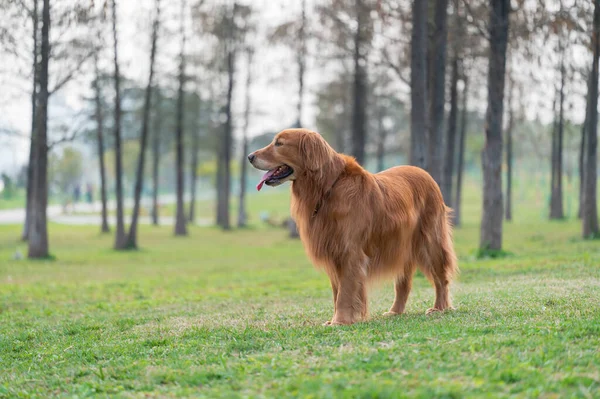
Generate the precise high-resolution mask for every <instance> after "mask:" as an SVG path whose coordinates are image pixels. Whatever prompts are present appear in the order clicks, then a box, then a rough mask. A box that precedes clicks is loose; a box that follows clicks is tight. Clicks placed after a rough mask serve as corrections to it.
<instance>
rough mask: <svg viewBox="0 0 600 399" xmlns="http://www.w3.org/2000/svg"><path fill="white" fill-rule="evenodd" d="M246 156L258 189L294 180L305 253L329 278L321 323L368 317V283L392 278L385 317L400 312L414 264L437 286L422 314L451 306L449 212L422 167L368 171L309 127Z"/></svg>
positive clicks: (453, 266) (284, 133)
mask: <svg viewBox="0 0 600 399" xmlns="http://www.w3.org/2000/svg"><path fill="white" fill-rule="evenodd" d="M248 160H249V161H250V163H251V164H252V166H253V167H255V168H256V169H259V170H263V171H266V173H265V174H264V176H263V177H262V178H261V180H260V182H259V183H258V185H257V187H256V188H257V190H259V191H260V189H261V188H262V187H263V185H264V184H266V185H267V186H279V185H281V184H283V183H285V182H287V181H290V182H291V192H292V195H291V214H292V217H293V219H294V220H295V222H296V224H297V228H298V232H299V233H300V238H301V240H302V243H303V245H304V248H305V251H306V253H307V255H308V256H309V258H310V259H311V260H312V262H313V264H314V265H315V266H316V267H319V268H322V269H323V270H324V271H325V272H326V274H327V275H328V276H329V280H330V282H331V289H332V291H333V307H334V312H333V317H332V318H331V320H328V321H327V322H326V323H325V325H347V324H353V323H355V322H357V321H362V320H365V319H366V318H367V317H368V315H367V313H368V312H367V286H368V284H369V283H370V282H372V281H374V280H376V279H382V278H393V279H395V291H396V296H395V300H394V303H393V304H392V306H391V308H390V310H389V311H388V312H386V313H385V315H386V316H395V315H400V314H402V313H403V312H404V309H405V306H406V301H407V299H408V295H409V293H410V290H411V286H412V278H413V275H414V273H415V270H416V268H419V269H420V270H421V271H422V272H423V274H425V276H426V277H427V278H428V279H429V281H430V282H431V283H432V285H433V286H434V287H435V303H434V305H433V307H432V308H430V309H428V310H427V312H426V313H427V314H430V313H432V312H437V311H444V310H447V309H452V303H451V298H450V292H449V285H450V284H451V282H452V281H453V279H454V277H455V275H456V274H457V273H458V267H457V260H456V255H455V253H454V247H453V243H452V226H451V223H450V214H451V211H452V210H451V209H450V208H448V207H447V206H446V205H445V204H444V200H443V197H442V193H441V191H440V189H439V187H438V185H437V183H436V182H435V180H433V178H432V177H431V176H430V175H429V174H428V173H427V172H426V171H424V170H423V169H420V168H417V167H414V166H396V167H393V168H390V169H387V170H385V171H382V172H379V173H376V174H373V173H370V172H368V171H367V170H365V169H363V168H362V167H361V166H360V165H359V164H358V163H357V162H356V160H355V159H354V158H352V157H350V156H347V155H344V154H340V153H337V152H336V151H335V150H334V149H333V148H332V147H331V146H330V145H329V144H328V143H327V142H326V141H325V139H324V138H323V137H322V136H321V135H320V134H318V133H316V132H313V131H310V130H306V129H286V130H283V131H281V132H279V133H278V134H277V135H276V136H275V138H274V139H273V141H272V142H271V143H270V144H269V145H267V146H266V147H264V148H262V149H259V150H257V151H254V152H253V153H251V154H250V155H248Z"/></svg>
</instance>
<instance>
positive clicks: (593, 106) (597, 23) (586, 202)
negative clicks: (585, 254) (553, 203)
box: [581, 0, 600, 238]
mask: <svg viewBox="0 0 600 399" xmlns="http://www.w3.org/2000/svg"><path fill="white" fill-rule="evenodd" d="M594 5H595V7H594V31H593V36H592V48H593V61H592V70H591V78H590V86H589V94H588V111H587V112H588V125H587V128H586V136H587V140H586V145H587V149H586V154H585V166H584V169H585V172H584V175H583V176H584V180H585V181H584V185H583V212H582V215H581V219H582V220H583V237H584V238H589V237H597V236H598V204H597V199H596V198H597V197H596V195H597V194H596V187H597V172H596V168H597V162H598V161H597V147H598V61H599V58H600V0H595V1H594Z"/></svg>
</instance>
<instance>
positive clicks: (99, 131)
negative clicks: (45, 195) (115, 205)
mask: <svg viewBox="0 0 600 399" xmlns="http://www.w3.org/2000/svg"><path fill="white" fill-rule="evenodd" d="M94 70H95V72H96V79H95V80H94V91H95V92H96V93H95V94H96V95H95V100H96V135H97V144H98V160H99V162H100V165H99V166H100V198H101V201H102V226H101V228H100V230H101V231H102V233H108V232H110V227H109V226H108V209H107V207H106V167H105V165H104V116H103V115H102V93H101V92H100V70H99V69H98V54H94Z"/></svg>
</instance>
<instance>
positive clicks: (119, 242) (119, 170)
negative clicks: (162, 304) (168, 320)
mask: <svg viewBox="0 0 600 399" xmlns="http://www.w3.org/2000/svg"><path fill="white" fill-rule="evenodd" d="M112 34H113V48H114V58H113V62H114V68H115V75H114V85H115V109H114V118H115V122H114V124H115V125H114V136H115V137H114V141H115V192H116V197H117V198H116V200H117V231H116V235H115V245H114V247H115V249H124V248H125V247H126V246H127V237H126V235H125V223H124V220H123V164H122V159H121V75H120V73H119V55H118V47H119V46H118V38H117V0H112Z"/></svg>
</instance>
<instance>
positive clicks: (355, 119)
mask: <svg viewBox="0 0 600 399" xmlns="http://www.w3.org/2000/svg"><path fill="white" fill-rule="evenodd" d="M355 12H356V29H355V33H354V57H353V61H354V88H353V93H352V155H353V156H354V158H356V161H357V162H358V163H360V164H364V161H365V142H366V124H367V113H366V108H367V71H366V66H367V52H368V46H369V45H370V39H369V38H368V35H369V32H368V29H369V27H368V26H367V20H366V18H365V17H368V15H369V14H368V10H367V9H366V7H365V5H364V4H363V0H355Z"/></svg>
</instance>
